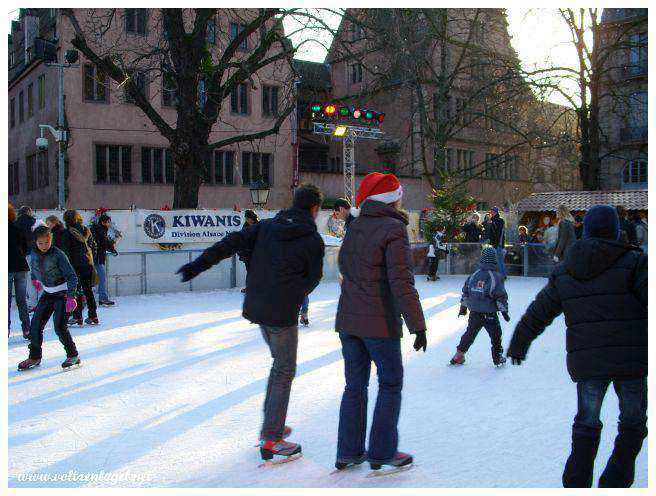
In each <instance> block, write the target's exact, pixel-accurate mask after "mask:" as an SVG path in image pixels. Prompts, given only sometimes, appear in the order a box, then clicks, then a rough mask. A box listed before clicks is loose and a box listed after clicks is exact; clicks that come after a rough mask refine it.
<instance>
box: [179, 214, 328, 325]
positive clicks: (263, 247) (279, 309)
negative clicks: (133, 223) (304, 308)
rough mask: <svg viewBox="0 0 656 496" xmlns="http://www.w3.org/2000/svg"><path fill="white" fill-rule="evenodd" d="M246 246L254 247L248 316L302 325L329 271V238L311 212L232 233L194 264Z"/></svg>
mask: <svg viewBox="0 0 656 496" xmlns="http://www.w3.org/2000/svg"><path fill="white" fill-rule="evenodd" d="M242 250H252V255H251V259H250V268H249V271H248V274H247V276H246V295H245V298H244V311H243V315H244V318H246V319H248V320H250V321H251V322H254V323H256V324H263V325H268V326H272V327H290V326H295V325H298V314H299V311H300V309H301V304H302V303H303V299H304V298H305V296H306V295H308V294H310V293H311V292H312V291H313V290H314V288H315V287H316V286H317V284H319V281H320V280H321V277H322V276H323V255H324V244H323V240H322V239H321V236H320V235H319V233H318V231H317V225H316V224H315V222H314V219H313V218H312V216H311V215H310V213H309V212H308V211H306V210H301V209H298V208H290V209H289V210H283V211H281V212H279V213H278V214H277V215H276V216H275V217H274V218H273V219H265V220H262V221H260V222H258V223H257V224H255V225H253V226H250V227H247V228H245V229H242V230H241V231H237V232H233V233H230V234H229V235H228V236H226V237H225V238H224V239H223V240H221V241H219V242H218V243H215V244H214V245H212V246H210V247H209V248H207V249H206V250H205V251H204V252H203V253H202V254H201V255H200V256H199V257H198V258H197V259H196V260H194V261H193V262H191V264H189V266H190V269H191V272H192V273H193V274H195V275H197V274H200V273H201V272H203V271H205V270H207V269H209V268H210V267H211V266H212V265H215V264H217V263H219V262H220V261H221V260H224V259H226V258H229V257H231V256H232V255H234V254H235V253H238V252H239V251H242Z"/></svg>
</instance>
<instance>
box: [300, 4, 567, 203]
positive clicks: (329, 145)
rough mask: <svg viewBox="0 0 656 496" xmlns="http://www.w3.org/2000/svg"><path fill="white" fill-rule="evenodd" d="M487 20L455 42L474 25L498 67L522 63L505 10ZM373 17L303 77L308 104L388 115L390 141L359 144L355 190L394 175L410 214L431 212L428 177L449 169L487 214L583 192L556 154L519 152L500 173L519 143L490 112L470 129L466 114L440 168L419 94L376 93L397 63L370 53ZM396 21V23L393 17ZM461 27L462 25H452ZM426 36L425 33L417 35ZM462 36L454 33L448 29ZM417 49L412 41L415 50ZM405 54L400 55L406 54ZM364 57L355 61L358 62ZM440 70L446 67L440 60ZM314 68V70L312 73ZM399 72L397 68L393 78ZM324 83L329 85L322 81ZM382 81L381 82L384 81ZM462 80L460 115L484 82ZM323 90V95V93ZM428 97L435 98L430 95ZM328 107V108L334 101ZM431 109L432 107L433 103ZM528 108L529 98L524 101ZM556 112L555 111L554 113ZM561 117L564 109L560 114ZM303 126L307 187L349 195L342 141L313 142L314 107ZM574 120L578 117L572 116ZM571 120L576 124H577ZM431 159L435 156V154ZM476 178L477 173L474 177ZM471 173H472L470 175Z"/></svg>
mask: <svg viewBox="0 0 656 496" xmlns="http://www.w3.org/2000/svg"><path fill="white" fill-rule="evenodd" d="M446 10H447V11H448V15H449V16H451V17H457V16H463V17H467V16H469V15H470V14H471V12H472V11H473V10H474V9H446ZM482 11H483V12H484V14H483V17H482V18H481V20H480V22H477V23H467V22H465V23H461V24H464V28H462V31H461V32H460V33H451V34H452V35H453V36H460V37H464V38H467V36H468V29H470V26H472V25H474V26H476V27H477V30H478V32H477V33H476V35H477V36H478V37H480V38H482V39H484V41H483V42H482V43H481V45H485V47H486V50H487V51H486V52H485V56H486V57H489V58H490V59H493V58H494V57H496V56H503V57H506V58H509V59H512V58H513V57H515V59H516V55H515V54H514V51H513V49H512V47H511V45H510V39H509V36H508V32H507V25H506V20H505V15H504V14H503V12H502V11H501V10H500V9H482ZM369 12H370V11H367V10H363V11H360V12H359V13H358V12H357V11H352V15H351V17H349V16H345V17H344V19H343V20H342V23H341V25H340V27H339V29H338V31H337V35H336V37H335V39H334V40H333V43H332V46H331V48H330V50H329V53H328V56H327V58H326V63H324V64H312V63H311V62H305V63H303V67H302V69H304V71H305V72H306V73H307V74H303V71H301V74H300V77H301V86H300V88H301V89H300V92H301V94H302V95H303V97H302V98H301V99H300V100H301V101H302V102H310V103H312V102H313V101H318V102H320V103H321V102H323V101H327V100H323V98H326V93H328V94H329V95H328V97H329V99H330V98H331V99H333V100H334V101H336V102H340V104H341V102H345V103H347V104H348V103H351V104H357V105H358V106H362V107H363V108H372V109H375V110H377V111H381V112H384V113H385V114H386V117H385V120H384V122H383V124H382V126H381V128H382V130H383V132H384V134H385V137H384V139H383V140H381V141H360V142H357V143H356V150H355V162H356V170H357V176H356V183H358V182H359V180H360V179H361V178H362V177H363V175H364V174H366V173H368V172H370V171H373V170H378V171H390V172H394V173H395V174H397V175H398V176H400V177H401V178H402V182H403V185H404V188H405V192H406V194H405V195H404V203H405V206H406V208H409V209H422V208H424V207H426V206H428V202H427V200H426V197H427V195H428V194H429V193H430V191H431V185H430V183H429V182H428V181H427V180H426V179H425V178H423V177H422V174H423V173H424V172H425V171H426V170H428V171H429V172H432V171H433V170H434V168H435V167H437V168H440V169H442V168H446V169H448V170H449V171H450V172H452V173H453V172H454V171H458V172H457V173H462V174H463V175H464V176H463V179H464V180H466V182H467V187H468V189H469V191H470V193H471V194H472V195H473V196H474V197H475V198H476V199H477V202H478V207H479V209H480V210H485V209H487V208H489V207H491V206H493V205H498V206H500V207H502V208H503V207H508V206H510V205H512V204H514V203H516V202H517V201H518V200H519V199H521V198H523V197H525V196H527V195H529V194H530V193H532V192H535V191H548V190H568V189H574V188H576V187H577V185H578V182H577V180H576V177H577V174H576V171H575V167H574V164H573V163H570V162H568V161H567V160H566V159H563V158H562V157H560V156H559V151H557V150H543V151H541V152H538V151H535V150H528V149H527V148H526V147H518V148H517V150H516V151H514V152H509V153H508V154H507V155H506V156H507V160H506V161H505V163H504V164H503V165H500V166H493V165H490V164H492V162H493V160H494V159H495V157H496V156H498V155H499V154H500V153H501V152H500V150H501V149H502V148H504V146H505V145H506V144H507V143H508V142H510V140H511V139H512V138H511V137H509V136H508V135H507V134H504V132H503V130H501V129H499V128H497V126H495V125H493V124H491V122H493V121H491V120H488V119H486V118H484V116H483V117H481V115H482V114H485V112H489V111H490V109H487V108H482V107H481V108H476V109H472V110H473V111H474V112H472V115H473V113H476V114H477V119H473V118H472V119H471V123H468V122H467V120H466V119H468V117H467V115H466V112H464V111H463V113H462V120H463V122H462V123H461V124H462V126H461V129H460V130H459V131H458V132H457V133H455V134H454V135H453V136H452V137H451V138H450V139H449V141H448V142H447V150H446V160H445V162H446V163H445V164H437V163H436V162H437V159H436V158H434V157H432V156H429V157H428V158H427V159H426V156H425V155H426V154H423V155H422V151H421V143H420V141H421V139H422V138H421V131H420V123H419V116H418V114H417V112H416V108H417V105H418V103H417V100H418V99H417V97H416V93H415V91H414V89H413V88H410V87H409V86H408V84H404V83H403V81H396V80H393V81H391V82H390V84H389V85H388V86H387V87H385V88H384V89H383V90H382V91H381V90H380V89H379V88H376V91H374V90H373V89H372V87H373V85H374V84H378V81H374V80H373V79H375V77H376V75H375V74H374V75H372V73H374V72H375V71H376V70H379V71H380V72H381V73H382V72H386V71H388V69H387V66H392V65H393V63H392V62H390V61H393V62H395V61H396V60H397V59H396V55H390V54H389V53H385V51H384V50H381V49H379V48H378V47H377V48H376V49H370V48H369V47H368V46H367V43H370V41H371V40H370V39H369V37H378V36H380V35H379V34H378V33H376V34H374V35H370V34H369V33H370V32H371V31H369V28H363V26H370V25H372V22H369V19H367V18H366V16H368V15H370V14H369ZM360 15H362V16H364V17H365V20H363V21H362V23H361V24H358V23H357V22H354V21H352V19H355V18H356V17H358V16H360ZM393 15H396V13H394V14H393ZM450 25H452V26H456V25H458V23H457V22H455V21H453V20H452V21H451V23H450ZM417 29H419V28H417ZM449 29H455V28H449ZM410 42H411V41H407V43H410ZM399 49H400V48H399ZM354 53H355V54H357V55H356V56H354V55H353V54H354ZM432 63H434V64H435V65H439V63H440V61H439V60H433V62H432ZM313 65H314V67H312V66H313ZM393 69H394V67H390V69H389V70H390V71H392V70H393ZM319 76H321V77H323V78H324V81H323V83H322V84H319V83H318V82H317V78H318V77H319ZM378 76H380V74H378ZM458 77H459V80H458V81H457V82H456V83H455V84H454V85H453V87H452V92H451V94H449V95H448V101H447V105H448V110H447V112H449V113H450V114H455V113H457V112H459V110H460V107H461V106H462V102H463V101H466V100H467V99H471V96H472V95H473V94H474V93H475V92H476V91H477V84H479V80H478V79H477V78H476V75H475V74H473V73H470V71H467V70H462V71H461V74H459V76H458ZM318 86H321V88H322V90H321V91H317V87H318ZM424 91H425V92H430V91H431V90H430V89H428V88H425V89H424ZM328 101H329V100H328ZM427 101H428V102H429V104H430V105H432V104H433V102H431V101H430V98H427ZM524 102H526V98H524ZM548 111H550V112H551V111H553V108H550V109H548ZM561 111H562V108H561ZM299 112H300V114H301V115H300V117H299V122H305V123H306V124H304V125H302V126H301V131H300V132H301V140H300V160H299V163H300V174H301V180H302V181H303V180H307V181H312V182H314V183H316V184H318V185H320V186H321V187H322V188H323V189H324V190H325V191H326V192H327V195H328V196H329V197H340V196H342V195H343V193H342V192H343V179H342V164H341V161H342V148H341V144H340V142H339V141H337V140H335V139H333V138H331V137H329V136H328V137H324V136H318V135H313V134H312V133H311V126H310V125H309V124H308V123H309V122H310V115H309V113H308V106H307V105H306V106H305V107H303V106H300V107H299ZM571 117H573V116H571ZM573 122H574V119H573V118H570V119H569V123H570V124H573ZM428 155H430V153H429V154H428ZM474 169H475V170H476V172H475V171H474ZM464 170H468V172H467V173H465V172H463V171H464Z"/></svg>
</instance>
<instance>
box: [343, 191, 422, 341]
mask: <svg viewBox="0 0 656 496" xmlns="http://www.w3.org/2000/svg"><path fill="white" fill-rule="evenodd" d="M407 224H408V218H407V217H406V215H405V214H403V213H402V212H399V211H398V210H397V209H396V208H394V207H393V206H391V205H386V204H385V203H382V202H378V201H372V200H367V201H366V202H364V204H363V205H362V209H361V211H360V215H359V216H358V217H357V218H356V219H355V220H353V222H351V223H350V225H349V228H348V230H347V231H346V236H345V237H344V242H343V243H342V247H341V249H340V252H339V270H340V271H341V273H342V276H343V278H344V280H343V281H342V292H341V295H340V297H339V306H338V307H337V317H336V319H335V330H336V331H343V332H346V333H348V334H352V335H354V336H358V337H363V338H399V337H401V334H402V327H403V321H402V320H401V316H403V319H404V320H405V323H406V325H407V327H408V329H409V330H410V332H411V333H417V332H420V331H425V330H426V322H425V321H424V313H423V311H422V309H421V302H420V301H419V295H418V294H417V290H416V289H415V279H414V275H413V273H412V269H411V252H410V242H409V240H408V232H407V230H406V226H407Z"/></svg>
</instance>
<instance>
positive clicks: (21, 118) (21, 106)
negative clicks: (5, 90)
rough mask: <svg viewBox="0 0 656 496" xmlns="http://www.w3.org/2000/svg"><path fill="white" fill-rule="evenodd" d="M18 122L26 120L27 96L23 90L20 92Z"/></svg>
mask: <svg viewBox="0 0 656 496" xmlns="http://www.w3.org/2000/svg"><path fill="white" fill-rule="evenodd" d="M18 122H19V123H21V124H22V123H23V122H25V98H24V97H23V92H22V91H21V92H20V93H19V94H18Z"/></svg>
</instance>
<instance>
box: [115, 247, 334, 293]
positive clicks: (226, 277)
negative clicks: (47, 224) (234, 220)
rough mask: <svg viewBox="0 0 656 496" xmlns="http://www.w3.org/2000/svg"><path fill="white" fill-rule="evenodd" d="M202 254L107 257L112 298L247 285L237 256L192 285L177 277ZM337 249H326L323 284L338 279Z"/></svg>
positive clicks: (166, 252) (177, 252) (171, 252)
mask: <svg viewBox="0 0 656 496" xmlns="http://www.w3.org/2000/svg"><path fill="white" fill-rule="evenodd" d="M202 252H203V250H202V249H196V250H150V251H130V252H121V253H120V254H119V255H118V256H116V257H114V256H110V255H108V256H107V261H106V270H107V287H108V290H109V292H110V294H111V295H112V296H128V295H138V294H142V295H143V294H158V293H175V292H183V291H184V292H186V291H211V290H215V289H233V288H237V287H243V286H244V285H245V284H246V267H245V266H244V264H243V263H242V262H241V261H239V259H238V257H237V256H236V255H234V256H232V257H231V258H230V260H224V261H222V262H220V263H218V264H216V265H215V266H213V267H211V268H210V269H209V270H207V271H205V272H203V273H202V274H200V275H199V276H198V277H196V278H195V279H193V280H191V281H189V282H185V283H183V282H180V275H179V274H175V271H176V270H178V268H180V267H181V266H182V265H184V264H186V263H189V262H191V261H192V260H193V259H195V258H196V257H198V256H199V255H200V254H201V253H202ZM338 253H339V248H338V247H333V246H326V248H325V256H324V269H323V272H324V276H323V281H326V282H331V281H336V280H337V277H338V276H337V275H338V268H337V255H338Z"/></svg>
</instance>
